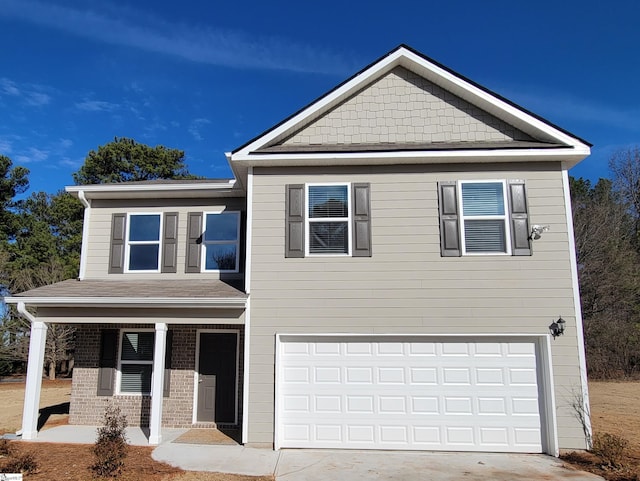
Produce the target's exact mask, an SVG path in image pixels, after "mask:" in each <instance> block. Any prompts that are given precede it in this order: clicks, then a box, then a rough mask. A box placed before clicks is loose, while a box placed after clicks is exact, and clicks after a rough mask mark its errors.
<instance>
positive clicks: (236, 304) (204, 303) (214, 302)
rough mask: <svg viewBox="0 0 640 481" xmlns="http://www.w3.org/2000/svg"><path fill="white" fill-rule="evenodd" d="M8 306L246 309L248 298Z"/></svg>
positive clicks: (38, 301) (48, 301) (33, 300)
mask: <svg viewBox="0 0 640 481" xmlns="http://www.w3.org/2000/svg"><path fill="white" fill-rule="evenodd" d="M4 301H5V302H6V303H7V304H17V303H19V302H23V303H24V304H25V305H27V306H33V307H137V308H150V309H151V308H154V307H162V308H171V307H174V308H180V309H199V308H209V309H245V308H246V307H247V299H246V298H233V297H231V298H229V297H223V298H212V297H205V298H200V297H190V298H187V297H184V298H183V297H180V298H175V297H174V298H166V297H5V298H4Z"/></svg>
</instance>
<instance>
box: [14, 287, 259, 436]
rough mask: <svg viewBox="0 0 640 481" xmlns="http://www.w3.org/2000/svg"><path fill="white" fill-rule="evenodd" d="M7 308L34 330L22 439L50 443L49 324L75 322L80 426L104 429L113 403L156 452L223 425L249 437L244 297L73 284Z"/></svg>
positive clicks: (73, 416) (74, 406)
mask: <svg viewBox="0 0 640 481" xmlns="http://www.w3.org/2000/svg"><path fill="white" fill-rule="evenodd" d="M6 301H7V302H8V303H15V304H16V305H17V310H18V312H19V313H20V314H21V315H22V316H24V317H25V318H27V319H28V320H29V321H30V323H31V336H30V344H29V361H28V365H27V379H26V389H25V403H24V409H23V421H22V439H25V440H33V439H36V438H38V437H39V436H40V434H39V433H38V429H37V426H38V407H39V402H40V388H41V381H42V374H43V366H44V354H45V348H46V335H47V329H48V325H49V324H66V323H69V324H74V325H75V326H76V327H77V331H76V360H75V367H74V373H73V384H72V393H71V407H70V423H71V424H75V425H97V424H100V420H101V419H102V415H103V413H104V409H105V408H106V406H107V405H108V404H110V403H112V404H115V405H117V406H119V407H120V408H121V410H122V412H123V413H124V414H125V415H126V416H127V419H128V421H129V424H130V425H131V426H139V427H141V428H142V432H146V434H147V442H148V444H151V445H158V444H160V443H161V442H162V440H163V435H166V434H164V433H165V432H166V431H165V430H166V428H169V427H172V428H183V429H185V428H192V427H209V428H212V427H215V426H216V425H217V423H216V421H218V423H219V422H220V421H222V422H223V424H225V425H226V426H227V427H229V426H231V427H233V426H235V427H237V428H239V429H241V430H242V431H241V432H242V434H243V436H242V439H243V440H244V437H245V435H246V434H245V432H246V423H245V422H244V418H243V417H242V413H243V411H244V409H243V404H244V400H245V399H244V398H243V395H242V394H243V393H244V392H246V391H245V390H244V383H245V382H246V380H245V379H244V376H243V374H244V369H243V366H244V357H245V354H246V350H245V343H246V341H245V335H244V328H245V326H244V324H245V311H246V304H247V296H246V295H245V294H244V293H243V292H241V291H239V290H237V289H235V288H233V287H231V286H229V285H228V284H226V283H224V282H222V281H219V280H213V281H202V280H194V281H190V280H186V281H180V282H175V281H137V282H136V281H126V282H123V281H87V280H85V281H76V280H71V281H64V282H62V283H58V284H54V285H51V286H45V287H42V288H38V289H34V290H32V291H28V292H25V293H22V294H19V295H16V296H15V297H11V298H7V299H6ZM213 353H215V355H214V354H213ZM158 373H163V375H158ZM216 379H217V381H218V388H217V390H216ZM216 400H217V401H218V405H219V406H222V407H219V408H218V410H217V412H218V417H217V418H216V417H214V416H216V410H215V402H216ZM220 413H224V415H223V414H220ZM220 416H222V417H220Z"/></svg>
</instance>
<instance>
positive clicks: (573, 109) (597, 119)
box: [506, 90, 640, 132]
mask: <svg viewBox="0 0 640 481" xmlns="http://www.w3.org/2000/svg"><path fill="white" fill-rule="evenodd" d="M506 96H507V97H508V98H512V99H516V102H517V103H519V104H520V105H522V106H524V107H526V108H527V109H529V110H531V111H533V112H537V113H539V114H541V115H542V116H544V117H545V118H547V119H548V120H551V121H554V122H555V120H554V119H565V120H566V119H568V120H577V121H581V122H590V123H594V124H602V125H606V126H608V127H615V128H616V129H624V130H628V131H634V132H640V105H637V106H635V107H634V106H631V107H625V108H622V107H616V106H612V105H605V104H602V103H597V102H593V101H591V100H587V99H583V98H578V97H576V96H574V95H573V94H566V93H565V94H563V93H550V94H549V93H547V94H545V93H541V92H535V91H534V92H533V93H532V91H531V90H529V91H528V93H524V94H523V93H519V92H510V93H509V92H507V93H506Z"/></svg>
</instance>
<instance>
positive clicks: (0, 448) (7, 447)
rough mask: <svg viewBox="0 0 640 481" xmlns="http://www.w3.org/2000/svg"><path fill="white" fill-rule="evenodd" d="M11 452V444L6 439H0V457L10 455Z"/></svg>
mask: <svg viewBox="0 0 640 481" xmlns="http://www.w3.org/2000/svg"><path fill="white" fill-rule="evenodd" d="M12 454H13V446H12V445H11V443H10V442H9V440H8V439H0V458H2V457H4V456H11V455H12Z"/></svg>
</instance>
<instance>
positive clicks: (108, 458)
mask: <svg viewBox="0 0 640 481" xmlns="http://www.w3.org/2000/svg"><path fill="white" fill-rule="evenodd" d="M103 422H104V425H103V426H102V427H100V428H98V439H97V440H96V443H95V445H94V447H93V454H94V456H95V462H94V463H93V465H92V466H91V470H92V471H93V472H94V473H95V474H96V475H97V476H101V477H111V478H117V477H118V476H120V474H122V469H123V468H124V458H125V457H126V456H127V451H128V448H129V445H128V444H127V438H126V437H125V429H126V427H127V418H126V416H125V415H124V414H122V412H121V411H120V408H119V407H116V406H113V405H111V404H110V405H109V406H107V409H106V410H105V413H104V421H103Z"/></svg>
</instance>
